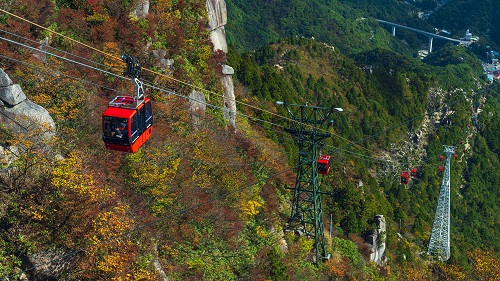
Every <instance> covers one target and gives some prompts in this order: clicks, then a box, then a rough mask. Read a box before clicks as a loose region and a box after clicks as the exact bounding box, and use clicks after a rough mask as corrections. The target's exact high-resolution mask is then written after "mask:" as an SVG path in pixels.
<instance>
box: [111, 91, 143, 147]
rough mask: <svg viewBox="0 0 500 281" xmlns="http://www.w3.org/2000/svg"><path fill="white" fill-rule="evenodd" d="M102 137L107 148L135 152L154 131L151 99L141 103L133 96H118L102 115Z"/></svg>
mask: <svg viewBox="0 0 500 281" xmlns="http://www.w3.org/2000/svg"><path fill="white" fill-rule="evenodd" d="M102 129H103V134H102V138H103V140H104V144H105V145H106V148H107V149H110V150H117V151H124V152H132V153H133V152H135V151H137V149H139V148H140V147H141V146H142V145H143V144H144V142H146V140H147V139H149V137H150V136H151V134H152V133H153V108H152V105H151V100H150V99H149V98H144V99H143V100H141V102H140V103H138V102H136V100H134V98H133V97H129V96H118V97H116V98H115V99H113V100H112V101H111V102H110V103H109V105H108V108H107V109H106V111H104V113H103V115H102Z"/></svg>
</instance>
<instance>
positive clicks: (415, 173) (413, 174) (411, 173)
mask: <svg viewBox="0 0 500 281" xmlns="http://www.w3.org/2000/svg"><path fill="white" fill-rule="evenodd" d="M410 175H411V177H412V178H416V177H417V168H412V169H411V171H410Z"/></svg>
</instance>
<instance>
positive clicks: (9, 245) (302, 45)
mask: <svg viewBox="0 0 500 281" xmlns="http://www.w3.org/2000/svg"><path fill="white" fill-rule="evenodd" d="M259 2H260V1H254V2H252V1H227V4H228V9H229V11H228V12H229V13H230V14H231V16H230V19H229V23H228V29H227V31H228V37H229V39H230V40H231V42H232V43H233V44H234V46H233V48H231V49H230V51H229V53H228V54H227V57H226V56H225V55H222V54H221V53H220V52H213V51H212V50H211V46H210V44H209V42H208V37H209V36H208V31H207V30H208V28H207V23H206V20H204V19H206V9H205V1H198V0H184V1H182V0H179V1H169V0H157V1H151V7H150V8H151V9H150V14H149V15H148V16H147V17H146V18H139V17H137V16H135V15H134V14H133V13H131V11H132V10H133V9H134V7H135V6H134V5H135V2H134V1H115V0H95V1H83V0H72V1H63V0H57V1H49V0H45V1H31V0H16V1H10V2H9V3H1V4H0V8H1V9H5V10H8V11H9V12H12V13H14V14H16V15H19V16H21V17H23V18H26V19H29V20H30V21H32V22H35V23H37V24H39V25H41V26H46V27H49V28H50V30H53V31H55V32H57V33H51V32H49V31H48V30H45V29H40V28H37V27H35V26H33V25H32V24H29V23H28V22H25V21H22V20H19V19H17V18H14V17H12V16H9V15H7V14H5V13H0V29H1V30H3V31H8V32H11V33H14V34H16V35H17V36H14V35H12V34H7V33H5V32H4V34H5V35H4V36H5V37H8V38H10V39H11V40H14V41H18V42H23V43H25V44H30V45H33V46H36V47H38V46H39V43H37V42H39V41H40V40H42V39H44V38H46V37H47V38H48V40H49V47H50V48H49V47H47V50H48V51H49V52H50V53H57V54H60V55H65V56H67V57H68V58H70V59H72V60H80V59H82V58H84V59H86V60H84V61H85V63H86V64H91V65H92V66H94V67H95V68H98V69H103V70H104V69H105V70H106V71H110V72H112V73H115V74H121V73H122V71H123V64H122V63H121V61H120V60H119V56H120V54H122V53H130V54H135V55H136V57H137V58H138V59H139V61H141V62H143V67H144V69H150V70H152V71H143V79H144V80H145V81H148V83H155V85H157V86H159V87H160V88H161V87H166V88H168V89H170V90H175V93H176V94H179V95H173V94H168V93H165V92H163V91H161V90H158V88H151V87H149V88H147V94H148V95H149V96H151V97H152V98H153V100H154V112H155V125H154V128H155V129H154V130H155V133H154V135H153V137H152V138H151V139H150V140H148V142H147V143H146V145H145V147H143V148H142V149H140V150H139V151H138V152H137V153H134V154H132V155H129V154H122V153H117V152H112V151H107V150H105V149H104V147H103V145H102V143H100V141H97V140H100V138H101V133H100V131H101V127H100V126H101V125H100V120H101V116H100V115H101V113H102V111H103V110H104V108H105V107H106V104H107V102H108V101H109V99H110V98H112V97H113V96H115V95H116V91H129V90H130V86H131V85H130V82H129V81H127V80H125V79H122V78H119V77H116V76H114V75H110V74H107V73H103V72H100V71H96V70H95V69H91V68H88V67H84V66H81V65H75V64H74V63H71V62H68V61H63V60H60V59H59V58H58V57H55V56H50V55H47V57H46V61H45V62H42V61H40V60H36V59H33V57H34V56H33V53H35V54H36V52H33V51H31V50H29V49H26V48H24V47H21V46H20V45H16V44H13V43H8V42H6V41H5V40H2V41H0V52H1V55H2V57H1V60H0V61H1V66H2V68H3V69H4V70H5V71H6V72H7V73H8V74H9V75H10V76H11V78H12V79H13V80H14V81H15V83H19V84H21V85H22V88H23V90H24V92H25V93H26V94H27V96H28V97H29V98H30V99H31V100H33V101H34V102H36V103H38V104H40V105H42V106H44V107H45V108H46V109H47V110H48V111H49V113H50V114H51V116H52V117H53V118H54V121H55V122H56V125H57V135H56V137H55V139H54V140H51V143H52V145H53V149H52V150H50V151H48V150H40V149H39V146H38V145H39V143H38V141H39V140H38V139H37V138H36V135H37V133H38V132H36V131H33V132H31V134H33V135H34V136H35V137H31V136H26V135H12V134H9V133H8V132H5V131H3V130H2V132H3V135H2V138H1V139H2V141H3V142H4V144H8V145H11V146H12V147H15V146H21V145H22V147H24V148H25V149H24V150H22V151H21V152H18V154H19V155H16V156H17V157H16V158H15V161H11V162H8V161H6V162H5V163H2V166H1V167H2V173H1V176H0V186H1V190H0V195H1V196H0V198H1V199H0V200H1V201H0V277H2V278H3V277H9V279H11V280H14V279H16V278H17V277H19V276H21V275H23V274H21V272H22V271H25V270H26V272H25V273H24V275H26V276H27V277H28V278H29V279H30V280H49V279H52V280H162V279H161V278H162V274H163V273H165V274H166V275H167V276H168V279H169V280H495V279H496V278H498V277H499V276H500V267H499V264H500V263H499V254H498V253H499V252H500V236H499V235H498V233H499V231H500V229H499V228H500V225H499V224H498V222H499V221H500V219H499V216H500V215H499V214H500V210H499V208H500V207H499V206H500V204H499V201H498V200H499V198H500V194H499V193H500V190H499V188H498V186H500V185H499V184H500V174H499V173H497V172H496V171H498V170H499V169H500V150H499V149H498V148H499V145H500V143H499V138H498V136H499V134H500V132H499V130H500V117H499V116H498V114H497V113H498V112H500V89H499V85H498V83H494V84H492V85H486V84H485V82H484V81H483V80H482V78H481V77H482V69H481V65H480V61H479V60H478V58H477V57H476V55H475V54H474V53H473V52H471V51H470V50H468V49H466V48H464V47H457V46H453V45H444V46H443V47H442V48H439V50H437V51H436V52H434V53H433V54H432V55H430V56H428V57H427V58H426V59H425V60H424V61H420V60H418V59H414V58H412V57H411V55H410V56H408V55H407V54H411V48H409V47H408V46H411V45H412V44H411V43H409V45H405V44H402V43H401V42H399V41H398V40H396V39H394V38H391V37H390V36H388V35H387V32H385V31H383V30H382V27H380V26H378V27H377V28H375V32H373V30H374V26H376V24H375V23H374V22H373V21H371V20H367V21H356V19H359V18H361V17H362V16H364V15H366V13H367V12H368V11H371V12H372V13H373V14H370V15H371V16H377V17H380V18H382V17H383V16H384V15H387V14H389V13H392V17H390V18H385V19H389V20H394V21H398V20H403V19H405V18H407V14H408V13H409V11H411V10H412V9H413V8H411V9H409V8H408V7H407V6H406V4H403V3H402V2H397V3H396V4H397V5H395V6H394V7H395V8H394V9H395V11H397V12H394V11H389V10H387V9H388V7H390V3H393V2H392V1H387V2H383V3H382V2H381V3H373V1H370V3H369V4H367V3H366V2H368V1H344V2H342V3H341V2H337V1H319V0H317V1H307V2H304V1H262V2H265V3H259ZM427 2H429V3H420V4H419V5H421V6H422V7H423V6H425V5H428V6H429V7H431V6H432V1H427ZM285 4H287V5H285ZM378 4H380V5H378ZM332 5H333V6H335V9H332V8H331V7H332ZM245 7H246V8H248V9H250V7H251V8H252V9H250V10H253V12H252V13H250V14H249V13H248V10H246V9H243V8H245ZM238 9H241V10H238ZM40 11H41V12H40ZM243 11H245V12H246V14H247V15H245V13H243ZM263 11H266V13H264V12H263ZM378 11H380V13H379V14H377V12H378ZM323 14H325V17H324V18H322V17H321V16H320V15H323ZM327 14H328V15H329V16H328V17H326V15H327ZM311 15H318V17H311ZM332 15H333V16H332ZM231 17H238V19H234V20H232V19H231ZM331 17H333V18H335V20H334V21H331V20H327V19H330V18H331ZM297 23H300V24H297ZM266 26H273V27H274V29H267V28H266ZM332 26H333V27H332ZM259 27H262V29H260V28H259ZM422 28H424V26H423V27H422ZM269 30H272V31H269ZM320 31H321V32H323V31H325V33H321V32H320ZM61 34H63V35H65V36H67V37H62V36H61ZM321 34H323V35H321ZM372 35H374V37H372V38H371V39H370V37H371V36H372ZM238 36H240V37H238ZM250 36H253V37H255V38H254V39H252V40H250V41H249V40H248V38H249V37H250ZM302 36H304V38H302ZM310 37H315V39H311V38H310ZM285 38H286V39H285ZM71 39H73V40H74V41H73V40H71ZM78 42H83V43H85V44H87V45H88V46H92V47H93V48H95V49H90V48H88V46H85V45H81V44H78ZM261 42H272V44H265V43H261ZM323 42H326V43H328V44H324V43H323ZM408 42H409V41H408ZM244 49H252V50H253V49H255V52H253V51H252V52H243V51H242V50H244ZM99 50H102V52H101V51H99ZM157 50H164V51H165V53H166V55H165V58H171V59H173V60H174V67H173V68H172V69H163V68H161V67H160V64H159V63H158V58H157V57H155V56H154V55H153V54H152V53H153V51H157ZM64 52H70V53H72V54H74V55H77V56H72V55H70V54H69V53H64ZM221 63H227V64H229V65H231V66H232V67H233V68H234V69H235V75H234V76H233V78H234V79H235V85H236V89H235V92H236V96H237V101H238V112H240V113H241V114H240V115H238V117H237V130H236V131H235V130H231V129H230V128H227V124H226V121H225V120H224V119H223V117H222V116H223V114H222V112H220V110H218V107H217V106H220V105H221V104H222V102H221V98H220V96H219V94H218V93H220V92H221V91H222V90H221V89H222V86H221V85H220V82H219V81H220V77H221V76H220V74H221V73H220V64H221ZM200 88H201V89H203V92H204V94H205V96H206V98H207V101H208V103H209V104H211V105H214V107H210V108H209V109H208V110H207V111H206V112H205V113H202V112H192V111H190V110H189V109H188V108H189V106H188V104H189V101H188V100H187V99H185V98H183V97H182V96H184V95H188V94H189V93H190V91H191V90H192V89H197V90H199V89H200ZM276 100H286V101H289V102H293V103H306V102H308V103H310V104H317V105H321V106H335V107H342V108H344V112H343V113H341V114H336V115H335V116H334V124H333V126H332V127H331V128H330V129H329V130H330V131H331V132H332V133H333V134H334V137H332V138H331V139H328V140H326V141H325V145H324V147H323V152H324V153H327V154H331V155H333V156H334V157H335V159H336V161H335V162H334V163H333V167H332V173H331V174H330V175H329V176H328V177H323V178H322V189H323V190H324V191H326V192H330V193H331V194H332V196H324V197H323V198H324V204H323V213H324V214H332V222H333V226H334V227H333V233H332V234H333V236H332V238H331V239H330V238H329V239H328V245H327V247H328V251H329V253H332V258H331V259H330V260H329V261H328V262H326V263H324V264H320V265H319V267H318V268H316V267H315V266H314V265H313V264H312V263H311V262H310V249H311V245H312V242H311V240H310V239H307V238H305V237H300V236H294V235H292V234H291V233H288V232H283V226H284V224H285V222H286V220H287V216H288V215H289V214H290V200H291V194H290V192H289V190H288V189H285V186H293V184H294V180H295V178H294V176H295V175H294V173H293V168H292V167H293V166H294V165H295V163H296V159H297V148H296V146H295V145H294V144H293V141H292V140H291V138H290V137H289V136H288V135H287V134H286V133H285V132H283V131H282V130H281V128H280V127H279V126H277V125H280V124H283V119H282V118H278V116H277V115H279V116H286V112H285V110H284V108H281V107H275V105H274V102H275V101H276ZM263 108H265V109H266V110H265V111H264V110H259V109H263ZM479 109H480V110H481V111H482V112H481V113H480V114H477V112H478V110H479ZM275 114H277V115H275ZM263 120H264V121H267V122H262V121H263ZM421 132H423V133H422V134H421ZM445 144H446V145H457V152H458V153H459V159H457V160H455V161H453V163H452V174H451V178H452V183H451V186H452V199H451V200H452V210H451V214H452V220H451V224H452V227H451V229H452V230H451V241H452V242H451V244H452V246H451V247H452V258H451V259H450V260H449V261H448V262H445V263H442V262H436V261H433V260H432V259H429V257H427V255H426V254H425V252H426V249H427V244H428V241H429V236H430V229H431V227H432V222H433V219H434V211H435V207H436V202H437V197H438V193H439V186H440V183H441V175H440V174H439V172H438V169H437V167H438V166H439V165H441V163H440V162H439V157H438V156H439V155H440V154H441V153H442V150H443V145H445ZM338 148H340V149H341V150H339V149H338ZM413 166H415V167H418V169H419V177H418V180H413V181H412V182H411V184H410V185H408V186H404V185H401V184H399V173H400V172H401V170H402V169H406V168H409V167H413ZM7 171H8V172H7ZM377 214H383V215H384V216H385V217H386V220H387V238H386V242H387V250H386V255H387V258H388V260H387V262H386V263H385V264H384V265H383V266H377V265H375V264H374V263H372V262H370V261H369V253H370V250H369V249H368V248H367V245H366V243H365V242H364V239H363V238H364V236H366V235H368V234H370V233H371V232H372V231H373V230H374V227H375V226H374V223H373V217H374V216H375V215H377ZM324 222H325V225H329V221H328V219H327V218H324ZM429 260H430V262H429ZM158 267H160V268H162V270H158Z"/></svg>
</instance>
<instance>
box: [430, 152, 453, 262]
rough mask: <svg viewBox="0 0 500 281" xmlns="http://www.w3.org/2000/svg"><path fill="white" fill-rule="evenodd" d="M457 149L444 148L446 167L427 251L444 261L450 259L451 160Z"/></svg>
mask: <svg viewBox="0 0 500 281" xmlns="http://www.w3.org/2000/svg"><path fill="white" fill-rule="evenodd" d="M455 148H456V147H455V146H447V145H445V146H444V153H446V165H445V168H444V173H443V181H442V183H441V190H440V191H439V198H438V204H437V208H436V215H435V216H434V224H433V225H432V233H431V240H430V242H429V249H428V250H427V253H428V254H429V255H436V256H437V257H438V258H439V259H440V260H442V261H446V260H448V259H449V258H450V159H451V155H452V154H453V152H454V150H455Z"/></svg>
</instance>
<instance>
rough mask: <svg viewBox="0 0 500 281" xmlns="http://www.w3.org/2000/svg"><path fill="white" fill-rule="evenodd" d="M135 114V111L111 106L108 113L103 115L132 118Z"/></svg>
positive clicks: (105, 112)
mask: <svg viewBox="0 0 500 281" xmlns="http://www.w3.org/2000/svg"><path fill="white" fill-rule="evenodd" d="M134 113H135V109H130V108H122V107H113V106H109V107H108V108H107V109H106V111H104V113H103V115H104V116H111V117H117V118H130V117H132V115H134Z"/></svg>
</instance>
